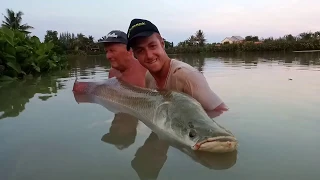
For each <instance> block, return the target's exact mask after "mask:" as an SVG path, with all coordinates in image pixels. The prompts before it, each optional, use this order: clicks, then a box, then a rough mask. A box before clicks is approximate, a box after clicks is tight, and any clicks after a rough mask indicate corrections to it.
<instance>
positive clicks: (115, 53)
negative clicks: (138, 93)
mask: <svg viewBox="0 0 320 180" xmlns="http://www.w3.org/2000/svg"><path fill="white" fill-rule="evenodd" d="M127 42H128V40H127V35H126V33H124V32H122V31H119V30H113V31H111V32H109V33H108V35H107V39H106V40H103V41H100V43H103V45H104V50H105V52H106V57H107V59H108V60H109V62H110V64H111V69H110V71H109V78H111V77H119V78H121V79H122V80H124V81H126V82H128V83H130V84H133V85H136V86H140V87H145V75H146V72H147V70H146V69H145V68H144V67H143V66H141V64H140V63H139V62H138V61H137V60H136V59H135V58H134V56H133V53H132V50H131V49H128V50H127V48H126V47H127V46H126V45H127Z"/></svg>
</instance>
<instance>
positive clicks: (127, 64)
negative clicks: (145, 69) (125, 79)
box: [120, 58, 135, 73]
mask: <svg viewBox="0 0 320 180" xmlns="http://www.w3.org/2000/svg"><path fill="white" fill-rule="evenodd" d="M134 61H135V59H134V58H129V59H128V60H127V63H126V66H127V67H126V68H124V69H122V70H121V71H120V72H121V73H125V72H128V71H130V69H132V68H133V64H134V63H135V62H134Z"/></svg>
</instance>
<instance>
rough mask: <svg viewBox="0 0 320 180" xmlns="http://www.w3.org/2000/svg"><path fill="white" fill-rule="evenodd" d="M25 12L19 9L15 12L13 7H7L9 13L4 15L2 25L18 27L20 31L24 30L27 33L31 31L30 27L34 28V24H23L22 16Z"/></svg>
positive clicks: (11, 27) (10, 27)
mask: <svg viewBox="0 0 320 180" xmlns="http://www.w3.org/2000/svg"><path fill="white" fill-rule="evenodd" d="M23 15H24V14H23V12H22V11H19V12H18V13H15V12H14V11H13V10H11V9H7V15H6V16H5V15H4V19H5V20H4V21H2V26H5V27H7V28H9V29H17V30H20V31H23V32H25V33H30V32H29V31H27V30H29V29H33V27H32V26H29V25H28V24H22V16H23Z"/></svg>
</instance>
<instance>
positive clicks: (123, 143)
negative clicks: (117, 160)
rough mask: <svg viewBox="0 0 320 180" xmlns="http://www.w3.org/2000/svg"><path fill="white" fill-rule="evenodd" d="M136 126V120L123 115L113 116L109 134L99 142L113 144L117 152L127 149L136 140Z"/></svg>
mask: <svg viewBox="0 0 320 180" xmlns="http://www.w3.org/2000/svg"><path fill="white" fill-rule="evenodd" d="M137 125H138V119H137V118H135V117H133V116H131V115H129V114H125V113H118V114H115V115H114V119H113V121H112V123H111V126H110V129H109V132H108V133H107V134H105V135H104V136H103V137H102V138H101V140H102V141H103V142H106V143H109V144H113V145H114V146H116V147H117V148H118V149H119V150H123V149H125V148H128V147H129V146H130V145H131V144H133V143H134V141H135V139H136V135H137Z"/></svg>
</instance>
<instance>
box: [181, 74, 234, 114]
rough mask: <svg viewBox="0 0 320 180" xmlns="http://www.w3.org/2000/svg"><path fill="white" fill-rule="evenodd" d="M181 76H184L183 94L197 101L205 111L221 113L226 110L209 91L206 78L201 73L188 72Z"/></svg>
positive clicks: (217, 97)
mask: <svg viewBox="0 0 320 180" xmlns="http://www.w3.org/2000/svg"><path fill="white" fill-rule="evenodd" d="M183 74H184V76H185V78H184V80H185V86H184V92H185V93H187V94H189V95H191V96H192V97H193V98H195V99H196V100H197V101H199V103H200V104H201V105H202V107H203V108H204V109H205V110H206V111H220V112H221V111H226V110H228V108H227V107H226V105H225V104H224V102H223V101H222V100H221V99H220V98H219V96H217V95H216V94H215V93H214V92H213V91H212V90H211V88H210V86H209V84H208V82H207V80H206V78H205V77H204V76H203V74H202V73H200V72H199V71H190V72H184V73H183ZM221 113H222V112H221ZM215 114H216V113H215ZM219 115H220V114H219Z"/></svg>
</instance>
